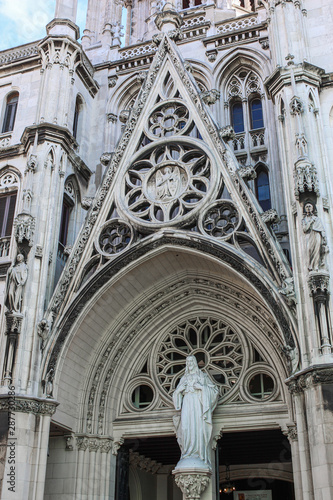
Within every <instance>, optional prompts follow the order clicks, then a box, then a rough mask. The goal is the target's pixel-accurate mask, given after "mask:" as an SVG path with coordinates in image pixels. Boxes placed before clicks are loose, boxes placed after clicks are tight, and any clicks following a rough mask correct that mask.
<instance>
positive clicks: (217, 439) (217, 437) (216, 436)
mask: <svg viewBox="0 0 333 500" xmlns="http://www.w3.org/2000/svg"><path fill="white" fill-rule="evenodd" d="M222 435H223V432H222V430H220V432H219V433H218V434H216V435H215V436H213V437H212V450H216V448H217V443H218V441H219V439H221V437H222Z"/></svg>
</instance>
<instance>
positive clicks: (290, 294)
mask: <svg viewBox="0 0 333 500" xmlns="http://www.w3.org/2000/svg"><path fill="white" fill-rule="evenodd" d="M279 292H280V293H281V295H283V297H284V298H285V300H286V302H287V305H288V307H290V308H295V306H296V304H297V300H296V294H295V288H294V278H286V279H285V280H284V281H283V283H282V287H281V288H280V289H279Z"/></svg>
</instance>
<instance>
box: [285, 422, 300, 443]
mask: <svg viewBox="0 0 333 500" xmlns="http://www.w3.org/2000/svg"><path fill="white" fill-rule="evenodd" d="M282 432H283V434H284V435H285V436H287V438H288V439H289V441H297V440H298V435H297V425H296V424H287V429H286V430H285V431H282Z"/></svg>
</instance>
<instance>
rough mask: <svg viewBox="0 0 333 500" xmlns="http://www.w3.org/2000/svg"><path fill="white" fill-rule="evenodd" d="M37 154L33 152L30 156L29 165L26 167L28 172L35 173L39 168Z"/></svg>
mask: <svg viewBox="0 0 333 500" xmlns="http://www.w3.org/2000/svg"><path fill="white" fill-rule="evenodd" d="M37 165H38V162H37V155H34V154H31V155H30V156H29V160H28V161H27V167H26V169H25V171H26V172H33V173H35V172H36V170H37Z"/></svg>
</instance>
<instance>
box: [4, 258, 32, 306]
mask: <svg viewBox="0 0 333 500" xmlns="http://www.w3.org/2000/svg"><path fill="white" fill-rule="evenodd" d="M27 278H28V266H27V265H26V263H25V262H24V256H23V255H22V254H21V253H19V254H18V255H17V257H16V264H15V265H14V266H11V267H10V268H9V269H8V275H7V289H6V306H7V308H8V309H9V311H11V312H18V313H20V312H21V306H22V295H23V287H24V285H25V284H26V281H27Z"/></svg>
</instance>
